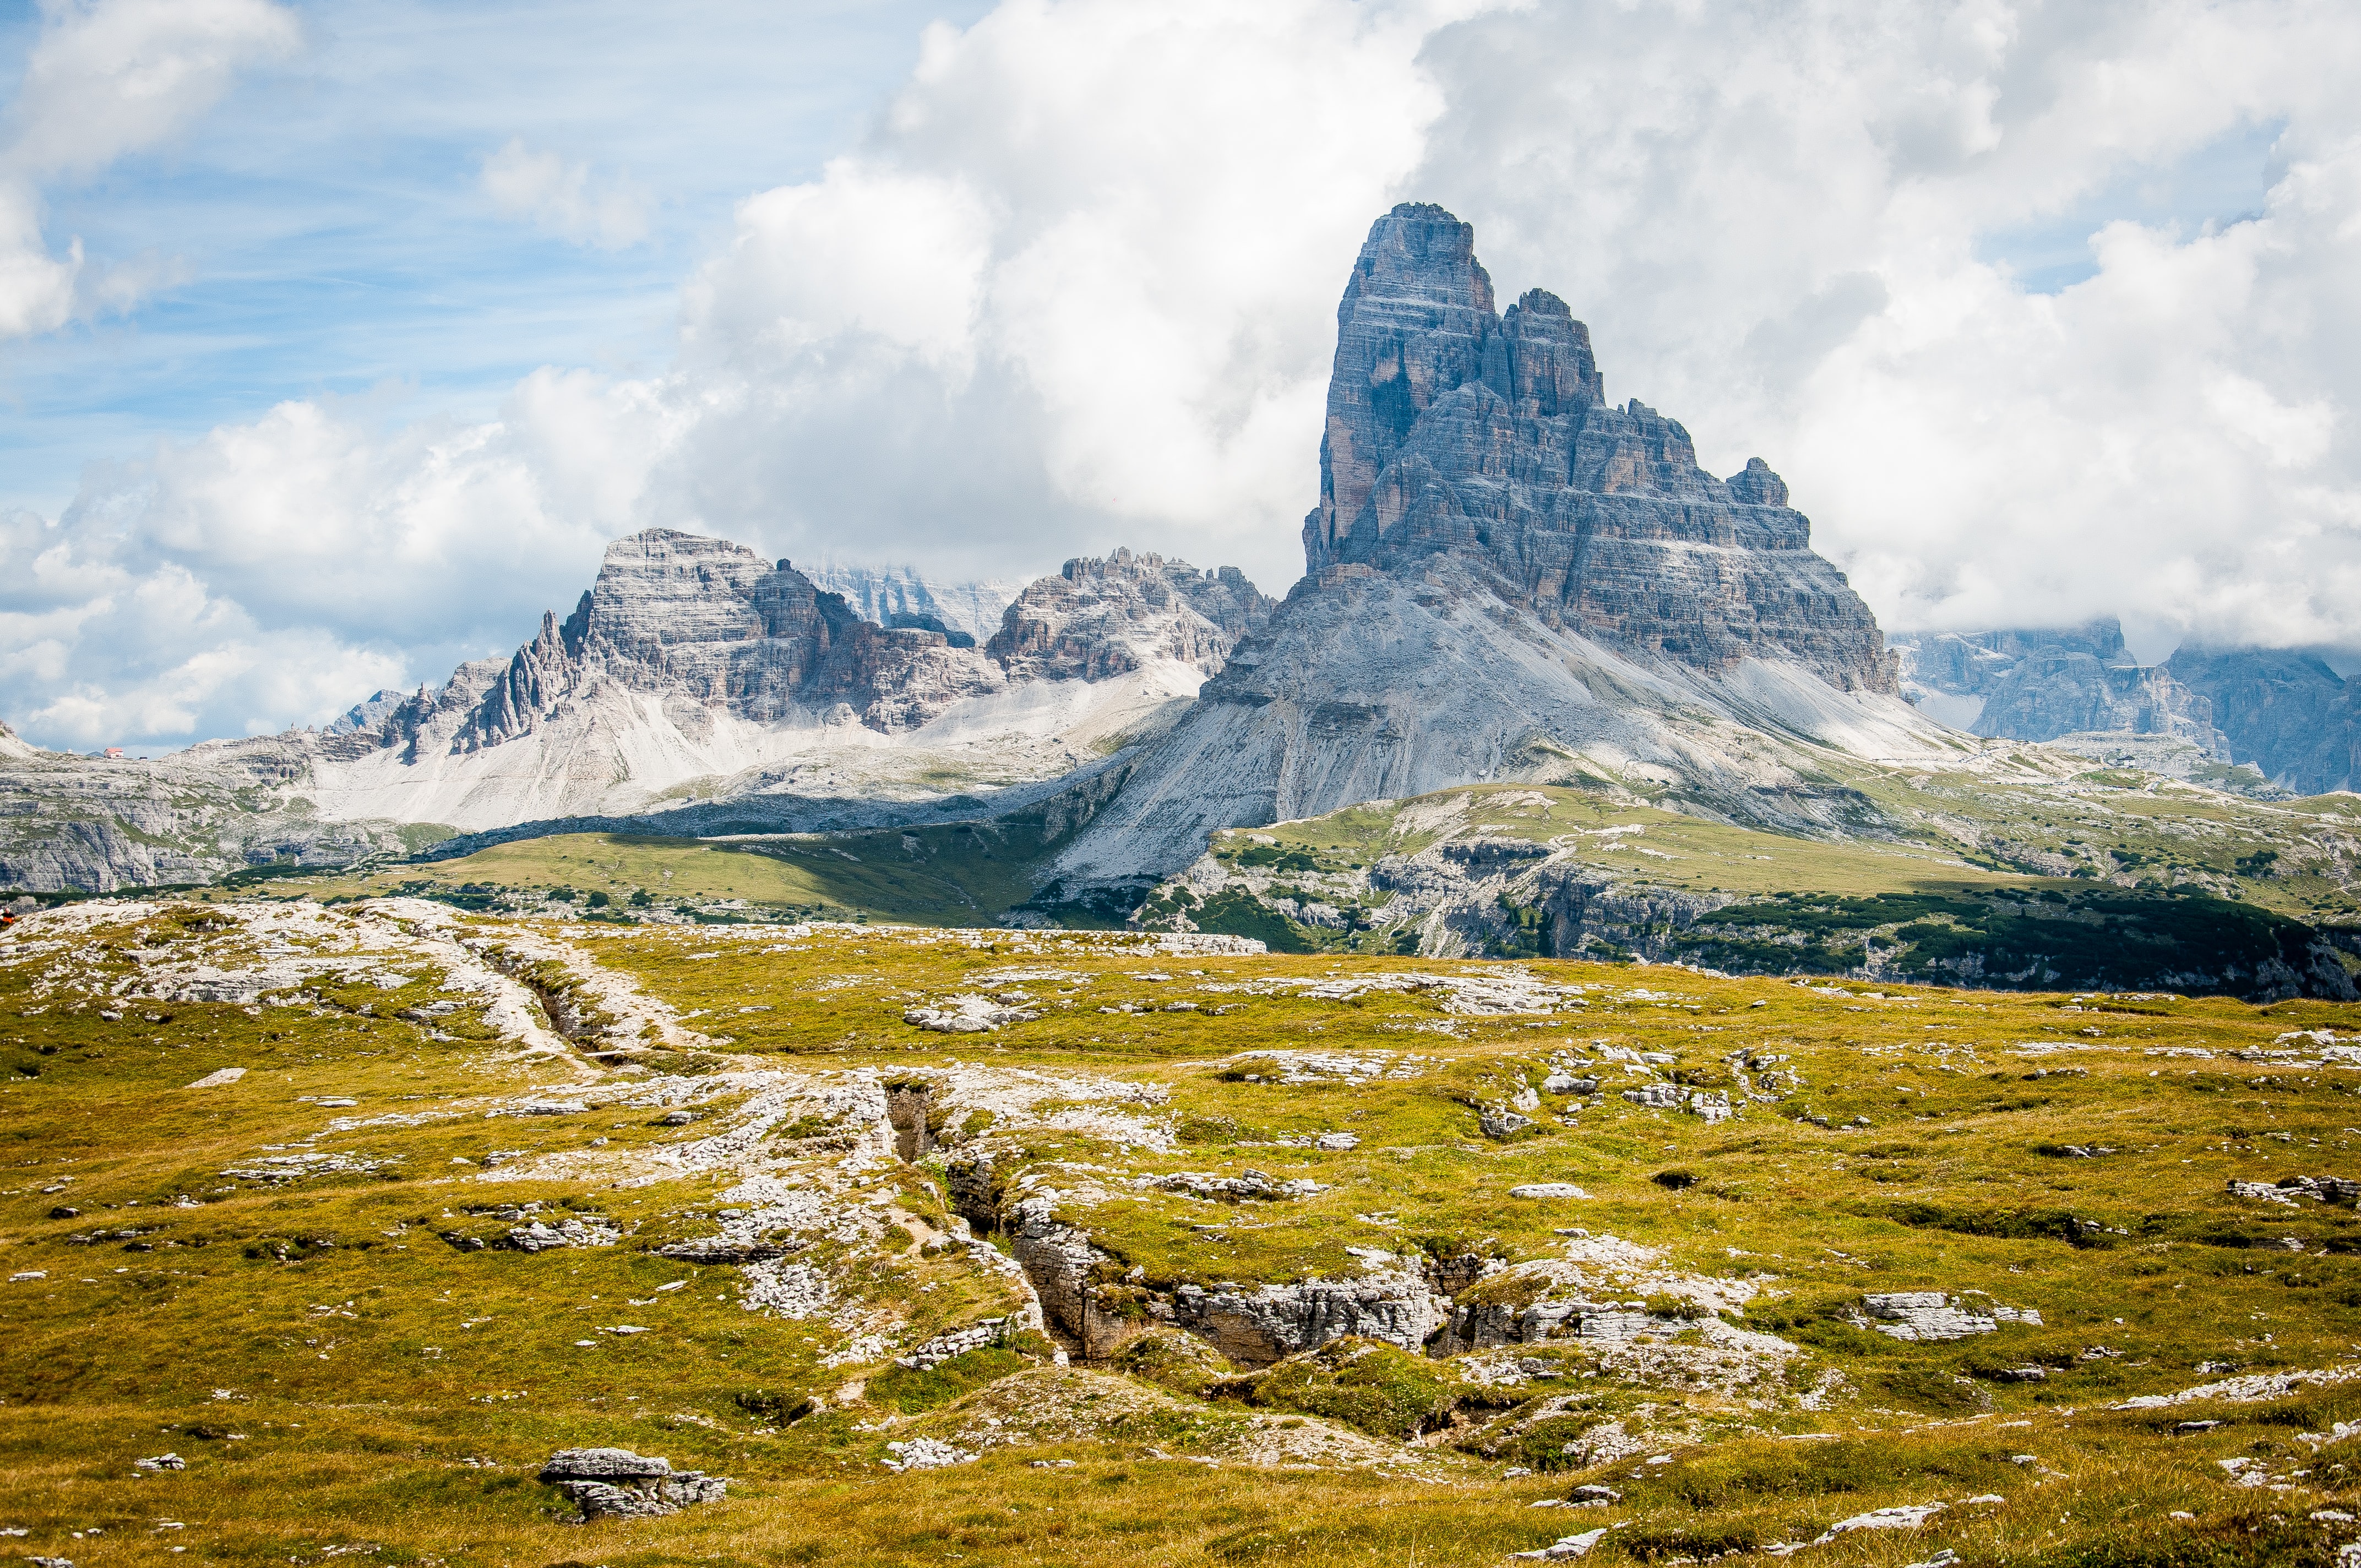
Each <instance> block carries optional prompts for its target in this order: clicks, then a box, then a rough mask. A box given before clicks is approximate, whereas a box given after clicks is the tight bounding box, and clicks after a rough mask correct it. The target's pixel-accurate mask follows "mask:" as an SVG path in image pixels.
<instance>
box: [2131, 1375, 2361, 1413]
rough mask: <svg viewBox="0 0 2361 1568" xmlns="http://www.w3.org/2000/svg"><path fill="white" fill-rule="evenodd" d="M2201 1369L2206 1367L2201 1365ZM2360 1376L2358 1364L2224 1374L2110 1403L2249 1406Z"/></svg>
mask: <svg viewBox="0 0 2361 1568" xmlns="http://www.w3.org/2000/svg"><path fill="white" fill-rule="evenodd" d="M2199 1370H2200V1371H2203V1370H2205V1368H2203V1367H2200V1368H2199ZM2356 1376H2361V1367H2356V1366H2338V1367H2329V1368H2325V1369H2320V1370H2314V1371H2306V1372H2256V1373H2250V1374H2248V1375H2247V1376H2244V1377H2225V1378H2224V1379H2222V1380H2221V1381H2220V1382H2218V1383H2201V1384H2199V1385H2198V1386H2197V1387H2194V1388H2183V1389H2181V1390H2180V1392H2179V1393H2177V1394H2141V1395H2138V1396H2136V1397H2135V1398H2129V1399H2125V1400H2124V1401H2123V1402H2122V1403H2121V1404H2116V1405H2110V1406H2108V1407H2107V1409H2111V1410H2158V1409H2165V1408H2166V1407H2168V1406H2171V1405H2194V1404H2200V1403H2202V1402H2204V1401H2206V1400H2209V1399H2219V1400H2221V1401H2222V1402H2223V1403H2224V1404H2227V1405H2252V1404H2257V1403H2260V1402H2262V1401H2264V1400H2267V1399H2284V1398H2287V1397H2288V1396H2289V1395H2290V1394H2292V1393H2294V1392H2295V1391H2296V1390H2297V1389H2298V1388H2301V1387H2306V1386H2308V1385H2309V1386H2313V1387H2330V1386H2332V1385H2334V1384H2339V1383H2345V1382H2349V1381H2351V1380H2352V1379H2353V1378H2355V1377H2356Z"/></svg>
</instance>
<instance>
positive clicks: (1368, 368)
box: [1303, 204, 1895, 693]
mask: <svg viewBox="0 0 2361 1568" xmlns="http://www.w3.org/2000/svg"><path fill="white" fill-rule="evenodd" d="M1303 548H1304V561H1305V566H1306V570H1307V571H1309V572H1310V573H1311V574H1312V576H1315V577H1318V576H1323V575H1325V574H1328V573H1330V572H1332V571H1333V570H1334V568H1336V567H1338V566H1344V565H1371V566H1375V567H1377V568H1378V569H1380V570H1383V571H1386V572H1389V573H1394V574H1397V575H1400V574H1404V573H1415V572H1416V571H1417V569H1418V568H1419V566H1420V565H1421V563H1422V559H1423V558H1424V557H1427V556H1431V555H1434V554H1444V553H1448V554H1456V555H1460V556H1462V557H1465V558H1467V559H1470V560H1472V561H1476V562H1480V563H1481V564H1482V565H1486V566H1488V567H1489V568H1490V570H1491V571H1492V572H1493V573H1494V574H1495V575H1497V576H1498V577H1499V578H1500V579H1501V581H1502V582H1503V584H1504V585H1505V586H1506V587H1507V589H1508V596H1507V597H1510V598H1512V599H1514V600H1517V601H1520V602H1521V604H1522V605H1523V606H1524V607H1526V608H1528V609H1531V610H1532V613H1533V615H1534V616H1535V618H1536V619H1537V620H1539V621H1540V622H1541V623H1542V624H1543V626H1546V627H1550V628H1552V629H1561V628H1563V629H1565V630H1573V631H1576V632H1579V633H1582V634H1584V635H1586V636H1589V637H1592V638H1595V639H1598V640H1599V641H1606V642H1609V643H1612V644H1613V645H1615V646H1617V647H1618V648H1620V649H1624V650H1629V651H1635V652H1646V653H1657V654H1662V655H1664V656H1667V657H1669V658H1671V659H1673V660H1675V661H1678V662H1680V663H1685V664H1687V665H1690V666H1693V667H1695V668H1697V669H1701V670H1707V671H1721V670H1727V669H1730V667H1732V666H1734V665H1735V664H1737V663H1739V662H1740V661H1741V660H1742V659H1746V658H1750V657H1751V658H1763V657H1771V658H1777V659H1782V660H1791V661H1794V662H1796V663H1801V664H1803V665H1805V666H1806V668H1808V669H1810V670H1812V671H1813V672H1814V673H1815V674H1817V675H1819V676H1820V677H1821V678H1822V679H1824V680H1826V681H1828V683H1829V684H1830V685H1835V686H1837V687H1838V688H1839V689H1840V690H1848V691H1850V690H1853V689H1856V688H1859V689H1862V690H1868V691H1878V692H1887V693H1891V692H1893V691H1894V689H1895V684H1894V661H1893V659H1892V658H1891V657H1890V656H1889V655H1888V654H1887V653H1886V652H1885V650H1884V646H1883V641H1882V640H1881V639H1880V637H1879V634H1878V630H1877V622H1876V620H1875V619H1874V618H1873V617H1872V615H1871V614H1870V611H1869V607H1868V606H1867V605H1865V604H1863V603H1862V602H1861V597H1860V596H1859V595H1858V594H1855V593H1854V592H1853V591H1852V589H1851V588H1850V587H1849V586H1848V585H1847V584H1846V582H1845V579H1844V575H1843V574H1842V573H1840V572H1839V571H1838V570H1837V569H1836V568H1835V567H1834V566H1832V565H1829V564H1828V562H1827V561H1825V560H1823V559H1822V558H1821V557H1819V556H1818V555H1816V554H1813V553H1812V549H1811V524H1810V522H1809V521H1807V520H1806V518H1805V517H1804V516H1803V514H1802V513H1800V512H1797V511H1795V510H1791V509H1790V508H1789V507H1788V505H1787V487H1786V486H1785V484H1784V483H1783V482H1782V481H1781V480H1780V478H1779V477H1778V476H1777V475H1776V474H1774V473H1773V472H1772V471H1771V469H1770V468H1769V466H1767V465H1765V464H1764V463H1763V460H1762V459H1761V458H1759V457H1758V458H1753V459H1751V460H1749V462H1748V463H1747V465H1746V466H1745V468H1744V469H1743V470H1741V472H1740V473H1738V474H1736V475H1733V476H1732V477H1730V479H1728V480H1722V479H1718V478H1716V477H1714V476H1712V475H1710V474H1708V473H1707V472H1706V471H1705V470H1704V469H1702V468H1700V467H1699V466H1697V451H1696V447H1695V445H1694V444H1693V443H1692V442H1691V441H1690V439H1689V433H1688V432H1687V431H1686V430H1685V429H1683V428H1682V426H1681V424H1680V422H1678V421H1677V420H1673V419H1669V418H1666V417H1665V416H1664V415H1662V414H1660V413H1658V412H1656V411H1654V410H1653V409H1651V408H1649V407H1647V406H1646V405H1645V404H1643V403H1642V402H1640V401H1639V400H1637V399H1633V400H1631V401H1629V402H1627V403H1625V404H1624V405H1623V406H1621V407H1620V408H1619V407H1616V406H1614V405H1611V404H1609V402H1608V401H1607V399H1606V383H1605V380H1604V378H1602V377H1601V376H1600V374H1599V371H1598V364H1597V361H1596V359H1595V357H1594V356H1593V354H1592V351H1591V345H1590V329H1589V328H1588V327H1587V326H1586V325H1584V323H1581V322H1578V321H1576V320H1575V319H1574V314H1573V312H1572V311H1571V310H1569V309H1568V308H1567V306H1566V304H1565V302H1564V301H1563V300H1560V299H1559V298H1558V297H1557V296H1556V295H1554V294H1551V293H1549V292H1547V291H1543V290H1540V289H1534V290H1532V291H1528V292H1527V293H1526V294H1525V295H1524V296H1523V297H1522V298H1521V299H1519V300H1518V301H1517V302H1515V303H1514V304H1512V305H1510V307H1509V309H1508V311H1507V313H1505V314H1501V313H1496V312H1495V310H1494V308H1493V302H1492V280H1491V277H1490V275H1489V274H1488V273H1487V272H1486V271H1485V269H1484V267H1483V265H1482V263H1480V262H1478V261H1477V259H1476V254H1475V230H1474V228H1472V227H1471V226H1470V225H1466V224H1463V223H1461V222H1459V221H1458V220H1457V219H1456V218H1455V217H1453V216H1452V215H1451V214H1449V213H1447V212H1444V210H1443V209H1442V208H1440V207H1434V206H1423V205H1411V204H1405V205H1402V206H1399V207H1396V208H1395V209H1394V210H1393V212H1392V213H1391V214H1389V216H1387V217H1384V218H1381V219H1379V220H1378V223H1377V225H1376V226H1375V227H1373V228H1372V229H1371V230H1370V231H1369V238H1368V242H1367V244H1366V245H1364V246H1363V247H1361V254H1360V257H1359V258H1358V259H1357V260H1356V262H1355V263H1354V267H1353V273H1352V277H1351V280H1349V281H1348V282H1347V283H1346V285H1345V297H1344V301H1343V302H1342V303H1341V304H1340V305H1339V306H1338V307H1337V312H1336V360H1335V368H1334V374H1333V376H1332V377H1331V378H1330V380H1329V384H1328V420H1327V431H1326V433H1325V434H1324V435H1323V438H1322V440H1321V444H1320V504H1319V505H1318V506H1317V507H1316V508H1314V509H1313V510H1312V513H1311V515H1310V516H1308V517H1306V518H1305V519H1304V523H1303Z"/></svg>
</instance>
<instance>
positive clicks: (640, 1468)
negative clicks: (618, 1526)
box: [541, 1448, 730, 1522]
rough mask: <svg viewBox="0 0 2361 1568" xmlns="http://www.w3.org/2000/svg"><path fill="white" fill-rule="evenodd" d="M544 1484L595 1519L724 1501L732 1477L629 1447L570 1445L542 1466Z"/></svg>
mask: <svg viewBox="0 0 2361 1568" xmlns="http://www.w3.org/2000/svg"><path fill="white" fill-rule="evenodd" d="M541 1480H542V1482H543V1484H544V1485H545V1486H555V1487H556V1488H557V1489H558V1490H559V1491H560V1492H563V1493H564V1494H565V1495H566V1500H567V1501H569V1502H571V1503H572V1504H573V1505H574V1506H575V1507H576V1508H580V1509H581V1510H582V1518H583V1519H584V1521H585V1522H588V1520H591V1519H654V1518H657V1517H659V1516H661V1515H664V1514H674V1513H678V1512H679V1511H680V1510H681V1509H683V1508H686V1507H688V1506H689V1505H690V1504H692V1503H712V1502H719V1501H720V1499H721V1497H722V1496H723V1495H724V1494H725V1493H727V1492H728V1491H729V1489H730V1483H729V1481H728V1480H727V1479H726V1478H724V1477H722V1476H719V1475H707V1474H705V1472H703V1471H702V1470H675V1469H674V1468H673V1467H672V1463H671V1461H669V1460H665V1459H659V1458H656V1457H654V1456H653V1455H649V1454H641V1453H632V1452H631V1450H630V1449H628V1448H568V1449H562V1450H560V1451H559V1452H557V1453H553V1454H551V1455H550V1456H549V1463H548V1464H544V1465H543V1466H542V1467H541Z"/></svg>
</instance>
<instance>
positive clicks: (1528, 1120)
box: [1476, 1103, 1533, 1139]
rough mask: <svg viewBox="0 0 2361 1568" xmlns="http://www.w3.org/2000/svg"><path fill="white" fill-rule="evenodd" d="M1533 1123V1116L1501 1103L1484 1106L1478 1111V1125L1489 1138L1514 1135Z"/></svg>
mask: <svg viewBox="0 0 2361 1568" xmlns="http://www.w3.org/2000/svg"><path fill="white" fill-rule="evenodd" d="M1532 1124H1533V1119H1532V1117H1531V1116H1526V1115H1521V1114H1520V1113H1517V1112H1514V1111H1511V1110H1510V1109H1509V1108H1508V1107H1507V1106H1506V1105H1501V1104H1499V1103H1494V1104H1490V1105H1486V1106H1483V1107H1481V1108H1480V1109H1478V1110H1477V1113H1476V1125H1477V1127H1478V1128H1480V1129H1481V1130H1482V1132H1483V1134H1484V1135H1485V1136H1486V1137H1488V1138H1495V1139H1499V1138H1509V1137H1513V1136H1515V1135H1517V1134H1519V1133H1521V1132H1523V1131H1524V1130H1525V1129H1526V1128H1528V1127H1530V1126H1532Z"/></svg>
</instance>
